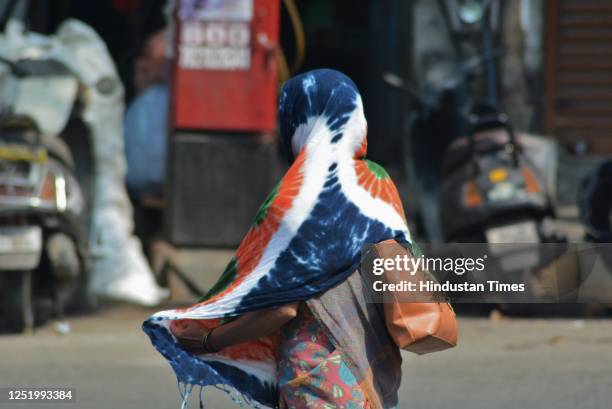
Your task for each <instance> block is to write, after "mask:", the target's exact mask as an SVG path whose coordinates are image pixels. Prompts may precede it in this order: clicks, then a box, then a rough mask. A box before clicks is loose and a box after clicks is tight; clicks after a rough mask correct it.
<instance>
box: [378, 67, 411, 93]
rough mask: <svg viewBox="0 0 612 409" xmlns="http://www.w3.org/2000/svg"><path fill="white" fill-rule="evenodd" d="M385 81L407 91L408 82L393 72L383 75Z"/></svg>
mask: <svg viewBox="0 0 612 409" xmlns="http://www.w3.org/2000/svg"><path fill="white" fill-rule="evenodd" d="M382 78H383V81H385V82H386V83H387V84H389V85H391V86H392V87H395V88H401V89H406V81H404V79H403V78H402V77H400V76H399V75H397V74H394V73H392V72H388V71H387V72H385V73H383V75H382Z"/></svg>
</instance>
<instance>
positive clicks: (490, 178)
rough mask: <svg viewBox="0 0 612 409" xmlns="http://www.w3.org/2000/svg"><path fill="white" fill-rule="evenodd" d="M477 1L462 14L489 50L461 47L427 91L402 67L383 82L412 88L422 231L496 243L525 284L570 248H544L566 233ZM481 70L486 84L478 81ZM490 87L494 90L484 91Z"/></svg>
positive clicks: (410, 175)
mask: <svg viewBox="0 0 612 409" xmlns="http://www.w3.org/2000/svg"><path fill="white" fill-rule="evenodd" d="M468 3H469V5H470V7H475V5H478V4H480V6H479V7H481V9H479V10H478V13H476V12H475V9H474V8H472V9H471V10H468V11H470V13H471V14H470V13H468V12H467V11H465V10H462V9H461V8H459V10H458V11H457V12H458V13H459V16H458V18H457V20H462V21H463V20H465V21H466V24H467V25H468V26H471V31H470V35H469V36H465V38H468V39H470V40H473V39H478V40H479V44H481V45H482V46H481V47H480V48H478V47H472V49H479V50H480V52H479V55H476V56H471V57H468V56H466V55H465V54H466V53H463V52H462V49H459V50H456V51H457V55H458V58H457V59H456V60H455V61H453V62H452V63H450V64H447V65H446V66H445V67H443V68H442V69H440V68H435V67H434V69H433V71H435V72H430V73H429V74H430V75H429V77H430V78H435V79H436V81H430V82H429V83H427V84H426V86H425V89H423V90H419V89H417V88H416V87H414V86H411V85H410V83H409V82H408V81H407V80H404V79H403V78H401V77H400V76H398V75H396V74H394V73H385V74H384V75H383V80H384V81H385V82H386V83H387V84H389V85H391V86H392V87H394V88H395V89H399V90H402V91H403V92H404V94H405V95H407V96H408V97H409V98H410V105H411V106H412V107H413V110H412V111H411V112H410V113H409V118H410V121H409V123H410V125H409V129H410V131H409V134H410V137H409V138H408V139H407V140H405V145H404V150H405V152H404V157H405V158H406V162H405V168H406V170H407V179H408V183H409V185H410V186H411V189H412V191H413V192H414V193H415V195H416V196H417V206H418V212H417V215H416V219H417V223H416V224H417V231H419V230H420V231H421V233H422V235H423V236H424V238H425V240H427V241H429V242H432V243H448V242H458V243H486V244H487V245H488V247H489V252H490V253H492V255H493V256H494V260H491V262H497V263H499V264H498V265H499V266H501V268H500V271H503V272H504V273H507V274H508V276H514V277H515V278H517V277H519V276H520V278H519V281H522V282H525V280H527V279H528V278H527V277H525V276H528V275H529V274H530V271H533V269H536V268H539V267H542V266H543V265H547V264H548V263H550V262H551V261H552V260H553V259H555V258H556V257H558V255H559V253H560V247H559V248H556V249H555V250H554V251H547V250H550V249H547V250H545V249H543V246H540V245H539V244H540V243H544V242H546V243H547V242H562V241H563V238H562V237H559V236H558V235H557V234H556V232H555V231H554V229H553V227H552V224H551V223H549V222H550V220H551V219H552V218H554V207H553V202H552V199H551V195H550V194H549V192H548V191H547V187H546V186H547V185H546V182H545V181H544V178H543V177H542V176H541V174H540V171H539V169H538V168H537V167H536V166H535V165H534V164H533V163H532V161H531V160H530V159H529V157H528V155H526V153H525V150H524V149H525V148H524V145H523V143H522V142H521V139H522V137H521V135H520V134H518V133H516V132H515V130H514V128H513V126H512V124H511V122H510V120H509V118H508V116H507V115H506V114H505V113H504V112H503V111H502V110H501V109H500V104H499V102H498V100H497V86H498V85H497V79H496V78H497V75H496V72H495V64H494V63H495V60H496V58H497V57H499V56H500V55H501V54H502V53H501V51H499V50H495V49H493V48H492V38H491V32H490V30H489V28H487V21H488V17H487V7H491V4H492V2H491V1H480V2H479V1H469V2H466V4H468ZM441 4H442V5H444V4H446V3H445V2H441ZM449 13H450V10H445V13H444V14H445V15H446V16H448V15H449ZM462 13H463V14H462ZM465 16H469V17H470V18H469V19H468V18H466V17H465ZM475 16H476V17H475ZM465 49H468V47H465ZM481 74H484V77H485V78H484V81H480V82H477V81H474V80H475V79H478V78H479V76H480V75H481ZM483 83H484V90H485V91H486V92H485V96H481V95H479V91H482V89H483V87H482V85H483ZM506 243H523V244H524V245H520V246H517V245H513V246H504V245H503V244H506ZM473 279H474V280H476V281H480V280H482V279H483V278H482V277H481V278H480V279H479V278H474V277H473Z"/></svg>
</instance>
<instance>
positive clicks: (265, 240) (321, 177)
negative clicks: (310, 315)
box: [143, 70, 410, 407]
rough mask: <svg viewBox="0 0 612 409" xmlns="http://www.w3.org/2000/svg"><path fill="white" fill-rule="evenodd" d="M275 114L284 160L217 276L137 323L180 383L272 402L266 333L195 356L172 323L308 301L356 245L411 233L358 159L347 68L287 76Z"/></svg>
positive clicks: (346, 264) (355, 259) (386, 184)
mask: <svg viewBox="0 0 612 409" xmlns="http://www.w3.org/2000/svg"><path fill="white" fill-rule="evenodd" d="M279 121H280V137H281V145H282V148H283V150H284V152H285V154H286V155H287V157H289V158H291V160H292V165H291V167H290V168H289V170H288V171H287V173H286V174H285V176H284V177H283V179H282V180H281V182H280V183H279V184H278V186H277V187H276V188H275V189H274V190H273V191H272V193H271V194H270V195H269V197H268V198H267V199H266V200H265V202H264V203H263V205H262V207H261V208H260V210H259V211H258V212H257V214H256V216H255V220H254V221H253V224H252V226H251V228H250V230H249V231H248V232H247V234H246V236H245V237H244V239H243V240H242V242H241V243H240V245H239V247H238V250H237V251H236V254H235V256H234V258H233V259H232V261H231V262H230V263H229V265H228V266H227V268H226V269H225V271H224V272H223V274H222V276H221V277H220V279H219V281H218V282H217V284H216V285H215V286H214V287H213V288H212V289H211V290H210V292H209V294H208V295H207V296H206V297H205V298H204V299H203V300H202V301H201V302H199V303H198V304H195V305H193V306H191V307H189V308H186V309H177V310H169V311H161V312H158V313H157V314H155V315H153V316H151V317H150V318H149V319H148V320H147V321H145V322H144V324H143V329H144V331H145V332H146V333H147V334H148V335H149V337H150V338H151V341H152V343H153V345H154V346H155V348H157V349H158V350H159V352H160V353H161V354H162V355H163V356H164V357H165V358H166V359H167V360H168V361H169V362H170V364H171V366H172V367H173V369H174V371H175V372H176V375H177V377H178V380H179V383H180V384H181V385H182V387H183V388H184V390H185V391H187V392H189V391H191V389H192V388H193V386H195V385H200V386H202V387H204V386H207V385H215V386H218V387H221V388H223V389H226V390H227V388H226V387H230V388H233V389H235V390H236V391H238V393H239V394H240V395H241V396H242V397H243V398H245V400H246V401H247V402H249V403H251V404H253V405H255V406H257V405H264V406H270V407H276V406H277V405H278V403H277V388H276V362H275V358H274V357H275V348H276V343H275V341H274V338H273V337H270V338H266V339H261V340H257V341H253V342H248V343H245V344H241V345H238V346H235V347H231V348H227V349H225V350H223V351H221V352H219V353H217V354H208V355H200V356H196V355H193V354H190V353H188V352H185V351H184V350H182V349H181V348H180V346H179V345H178V344H177V343H176V341H175V339H174V337H173V335H172V333H171V332H170V331H169V328H170V327H171V326H172V325H180V323H181V322H182V320H199V321H198V322H199V323H200V325H202V326H204V327H206V328H213V327H215V326H217V325H219V323H220V322H221V321H223V320H228V319H231V318H232V317H236V316H239V315H240V314H243V313H245V312H248V311H253V310H257V309H262V308H267V307H274V306H280V305H284V304H287V303H290V302H294V301H299V300H306V299H308V298H311V297H313V296H315V295H317V294H320V293H322V292H324V291H325V290H328V289H330V288H332V287H334V286H335V285H336V284H338V283H340V282H342V281H343V280H344V279H346V278H347V277H348V276H349V275H350V274H351V273H352V272H353V271H354V270H355V268H356V267H357V265H358V263H359V261H360V251H361V248H362V246H363V245H364V244H367V243H377V242H380V241H382V240H386V239H389V238H396V239H397V240H399V241H402V242H408V241H409V240H410V235H409V232H408V229H407V227H406V222H405V218H404V213H403V210H402V205H401V202H400V199H399V196H398V193H397V189H396V188H395V185H394V184H393V182H392V181H391V179H390V178H389V176H388V175H387V173H386V172H385V170H384V169H383V168H382V167H381V166H380V165H378V164H376V163H374V162H371V161H368V160H366V159H365V158H364V157H365V153H366V147H367V141H366V133H367V125H366V120H365V117H364V114H363V106H362V102H361V97H360V95H359V92H358V91H357V87H356V86H355V84H354V83H353V82H352V81H351V80H350V79H349V78H348V77H346V76H345V75H343V74H341V73H339V72H337V71H333V70H315V71H310V72H308V73H305V74H302V75H299V76H297V77H294V78H292V79H291V80H289V81H287V82H286V83H285V85H284V86H283V88H282V90H281V96H280V107H279ZM200 393H201V389H200ZM185 397H186V396H184V398H185Z"/></svg>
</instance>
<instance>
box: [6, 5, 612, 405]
mask: <svg viewBox="0 0 612 409" xmlns="http://www.w3.org/2000/svg"><path fill="white" fill-rule="evenodd" d="M611 39H612V1H611V0H584V1H582V0H580V1H579V0H412V1H411V0H384V1H378V0H353V1H344V0H336V1H331V0H309V1H306V0H95V1H87V2H85V1H75V0H29V1H27V0H0V327H1V328H2V331H3V332H4V335H0V350H2V351H3V355H5V356H7V358H3V360H2V362H0V370H1V373H2V378H1V380H0V383H1V384H0V387H3V386H6V387H11V386H19V387H25V386H51V385H56V386H72V387H75V388H76V389H77V396H78V399H79V401H78V407H84V408H85V407H100V408H101V407H104V408H109V407H118V408H119V407H121V408H126V407H134V408H136V407H142V406H144V405H145V404H147V405H148V406H150V407H167V406H171V405H174V404H175V403H176V402H178V400H175V398H176V399H178V396H177V395H176V394H175V387H174V385H173V384H172V383H173V381H172V379H173V378H172V374H171V371H170V368H169V367H168V366H167V365H166V364H165V362H163V360H162V359H160V357H159V356H157V355H156V353H155V352H154V351H153V348H149V347H148V345H147V344H148V341H147V340H146V338H145V337H144V336H143V334H141V333H140V332H139V331H140V322H141V321H142V320H143V319H144V318H146V316H148V315H149V314H150V313H152V312H153V311H154V309H153V308H159V307H158V306H159V305H162V306H164V307H166V306H167V307H170V306H178V305H187V304H188V303H191V302H193V301H194V300H196V299H197V298H198V297H199V296H201V295H202V294H203V293H205V292H206V291H207V289H209V288H210V287H211V286H212V285H213V284H214V282H215V281H216V279H217V277H218V275H219V274H220V272H221V271H222V270H223V268H224V267H225V264H226V263H227V262H228V261H229V259H230V258H231V256H232V254H233V249H234V248H235V247H236V246H237V245H238V243H239V241H240V239H241V238H242V237H243V235H244V234H245V232H246V230H247V229H248V227H249V226H250V224H251V221H252V217H253V215H254V214H255V212H256V210H257V209H258V207H259V205H260V204H261V203H262V202H263V200H264V199H265V197H266V196H267V194H268V192H269V191H270V190H271V189H272V188H273V187H274V186H275V184H276V183H277V182H278V180H279V178H280V177H281V176H282V175H283V173H284V171H285V170H286V166H287V165H286V164H285V163H284V162H283V161H282V160H281V159H280V157H279V150H278V144H277V140H278V131H277V124H276V110H277V106H278V104H277V102H278V101H277V96H278V90H279V88H280V86H281V85H282V83H283V82H284V81H285V80H286V79H288V78H290V77H291V76H292V75H295V74H297V73H301V72H305V71H308V70H311V69H315V68H323V67H325V68H333V69H337V70H340V71H342V72H344V73H345V74H347V75H348V76H350V77H351V78H352V79H353V80H354V81H355V83H356V84H357V86H358V88H359V89H360V91H361V94H362V98H363V101H364V106H365V113H366V117H367V120H368V157H369V158H370V159H372V160H374V161H376V162H379V163H380V164H382V165H383V166H384V167H385V168H386V169H387V171H388V172H389V173H390V174H391V176H392V178H393V179H394V180H395V182H396V183H397V185H398V188H399V190H400V194H401V196H402V200H403V202H404V206H405V211H406V214H407V218H408V222H409V227H410V229H411V232H412V233H413V235H414V236H415V237H416V238H417V240H418V241H420V242H424V243H432V244H440V243H484V244H498V243H519V244H521V245H517V246H509V247H507V248H503V249H502V248H501V247H498V249H501V250H499V251H498V252H496V253H495V257H496V262H498V268H499V269H500V270H501V271H503V272H504V273H505V274H507V276H508V277H514V279H516V280H517V281H520V282H526V283H528V288H529V293H530V296H532V297H533V299H537V298H538V297H541V298H542V300H544V301H546V302H537V303H533V304H524V303H523V304H520V303H516V302H511V301H510V302H487V303H481V304H479V305H468V304H459V305H458V311H459V312H460V313H461V322H460V328H462V334H461V337H462V339H461V345H460V346H459V347H458V348H457V349H456V350H454V351H451V352H446V353H444V354H440V355H439V356H435V357H432V358H429V357H427V358H415V357H410V356H407V355H405V356H404V358H405V364H404V366H405V371H404V379H405V382H404V387H403V390H402V394H403V395H402V396H403V398H402V400H404V399H405V402H406V404H405V406H402V407H415V408H419V407H439V408H446V407H448V408H450V407H453V408H457V407H459V408H463V407H465V408H468V407H470V408H480V407H482V408H492V407H493V408H518V407H532V408H533V407H541V408H549V407H552V406H553V405H554V406H555V407H557V408H565V407H567V408H570V407H581V408H582V407H585V408H587V407H588V408H602V407H608V406H609V404H610V401H612V394H611V392H610V391H609V390H608V388H607V387H606V385H609V384H610V383H611V382H612V373H610V371H609V368H610V367H612V366H611V364H612V362H611V361H610V354H609V349H610V344H611V343H612V340H611V339H610V336H609V332H610V329H611V328H612V326H611V323H610V321H609V316H610V311H611V309H610V305H612V274H611V273H610V263H611V262H612V247H611V246H610V244H609V243H611V242H612V228H611V222H612V216H611V215H612V161H611V159H612V119H611V118H612V116H611V114H612V74H610V72H611V70H612V45H611V44H612V43H611V42H610V40H611ZM432 248H433V249H434V250H432V251H435V246H434V247H432ZM470 279H471V280H474V281H478V280H482V279H483V278H482V277H470ZM551 283H552V284H551ZM551 297H552V298H551ZM551 299H552V300H553V301H554V302H550V301H551ZM92 349H93V351H92ZM5 351H6V352H5ZM7 352H8V353H7ZM92 373H93V374H95V375H91V376H90V375H89V374H92ZM417 373H418V375H417ZM145 379H146V381H145ZM433 385H443V387H442V388H439V387H438V388H435V387H433ZM561 385H563V387H561ZM109 390H112V391H114V392H115V393H113V396H109V395H108V393H107V392H108V391H109ZM441 390H443V391H442V393H441ZM494 392H495V393H494ZM210 399H212V400H211V402H213V406H211V407H215V408H217V407H218V408H225V407H232V406H231V405H232V404H231V403H230V401H229V400H227V399H226V398H225V397H223V396H221V395H215V394H213V395H212V397H211V398H210ZM21 407H24V406H21Z"/></svg>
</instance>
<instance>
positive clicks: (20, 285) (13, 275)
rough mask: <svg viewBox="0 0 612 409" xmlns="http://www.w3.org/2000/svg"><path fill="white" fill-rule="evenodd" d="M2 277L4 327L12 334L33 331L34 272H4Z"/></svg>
mask: <svg viewBox="0 0 612 409" xmlns="http://www.w3.org/2000/svg"><path fill="white" fill-rule="evenodd" d="M0 277H1V278H2V282H3V286H2V287H3V288H4V291H3V292H4V296H3V300H2V304H3V313H4V314H3V315H4V327H5V328H6V329H7V330H8V331H10V332H24V331H26V330H29V329H32V328H33V326H34V308H33V305H32V272H31V271H10V272H3V273H2V275H1V276H0Z"/></svg>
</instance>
